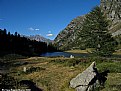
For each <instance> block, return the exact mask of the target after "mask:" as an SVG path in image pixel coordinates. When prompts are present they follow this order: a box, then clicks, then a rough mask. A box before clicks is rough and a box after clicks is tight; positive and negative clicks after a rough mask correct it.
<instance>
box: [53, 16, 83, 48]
mask: <svg viewBox="0 0 121 91" xmlns="http://www.w3.org/2000/svg"><path fill="white" fill-rule="evenodd" d="M83 21H84V16H79V17H77V18H75V19H73V20H72V21H71V22H70V24H68V26H67V27H66V28H65V29H64V30H62V31H61V32H60V33H59V34H58V35H57V37H56V38H55V40H54V43H55V45H56V46H57V47H59V49H61V50H67V49H70V48H72V47H76V46H75V45H74V44H75V43H74V41H75V39H76V38H77V36H78V32H79V31H80V30H81V28H82V24H83Z"/></svg>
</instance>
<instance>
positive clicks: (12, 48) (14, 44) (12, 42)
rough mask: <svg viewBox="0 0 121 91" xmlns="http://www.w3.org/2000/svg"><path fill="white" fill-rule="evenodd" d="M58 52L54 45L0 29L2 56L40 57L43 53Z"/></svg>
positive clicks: (0, 50)
mask: <svg viewBox="0 0 121 91" xmlns="http://www.w3.org/2000/svg"><path fill="white" fill-rule="evenodd" d="M52 51H57V49H56V48H55V47H53V45H52V44H49V45H47V43H45V42H38V41H36V40H30V39H28V38H26V37H21V36H20V34H18V33H17V32H15V33H14V34H11V33H10V32H7V30H6V29H3V30H2V29H0V56H4V55H6V54H20V55H23V56H35V55H36V56H39V55H40V54H41V53H45V52H52Z"/></svg>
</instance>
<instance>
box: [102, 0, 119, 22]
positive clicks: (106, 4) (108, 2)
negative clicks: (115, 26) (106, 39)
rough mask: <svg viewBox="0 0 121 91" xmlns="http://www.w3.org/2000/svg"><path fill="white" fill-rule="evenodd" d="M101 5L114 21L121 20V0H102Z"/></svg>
mask: <svg viewBox="0 0 121 91" xmlns="http://www.w3.org/2000/svg"><path fill="white" fill-rule="evenodd" d="M100 7H101V8H102V10H103V11H104V12H105V14H106V16H107V18H108V19H109V20H111V21H112V22H113V23H117V22H119V21H120V20H121V0H101V4H100Z"/></svg>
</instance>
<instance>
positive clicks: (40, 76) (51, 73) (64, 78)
mask: <svg viewBox="0 0 121 91" xmlns="http://www.w3.org/2000/svg"><path fill="white" fill-rule="evenodd" d="M54 59H56V60H57V59H58V58H38V59H37V60H36V61H35V59H33V58H29V59H26V61H29V62H31V61H33V60H34V61H35V63H34V64H28V65H26V68H29V67H31V66H34V67H43V68H46V69H45V70H42V71H40V72H33V73H30V74H23V73H20V74H19V75H18V73H19V72H21V71H22V70H23V67H24V66H20V67H16V68H12V70H13V71H16V72H17V73H12V75H13V76H14V77H15V78H16V79H18V80H25V79H28V80H33V81H34V82H36V84H37V86H38V87H40V88H42V89H44V91H74V90H73V89H72V88H69V81H70V79H72V78H73V77H75V76H76V75H77V74H78V73H80V72H82V71H83V70H84V69H86V66H83V65H82V66H81V65H77V66H75V67H69V66H63V65H62V64H55V63H51V62H50V61H51V60H54ZM59 59H60V58H59ZM61 59H68V58H61ZM43 60H44V61H43ZM38 61H40V63H38ZM36 62H37V63H36Z"/></svg>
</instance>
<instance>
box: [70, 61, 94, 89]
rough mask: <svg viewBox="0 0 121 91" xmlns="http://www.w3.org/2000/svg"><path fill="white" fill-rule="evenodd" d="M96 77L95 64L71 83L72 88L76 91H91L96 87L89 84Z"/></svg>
mask: <svg viewBox="0 0 121 91" xmlns="http://www.w3.org/2000/svg"><path fill="white" fill-rule="evenodd" d="M95 77H96V72H95V62H93V63H92V64H91V65H90V66H89V67H88V68H87V69H86V70H85V71H83V72H82V73H80V74H78V75H77V76H76V77H75V78H73V79H72V80H71V81H70V87H72V88H75V89H76V91H89V90H91V89H92V87H93V86H94V84H92V85H89V84H90V83H91V81H92V80H93V79H94V78H95ZM95 82H96V80H95ZM95 82H94V83H95Z"/></svg>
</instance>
